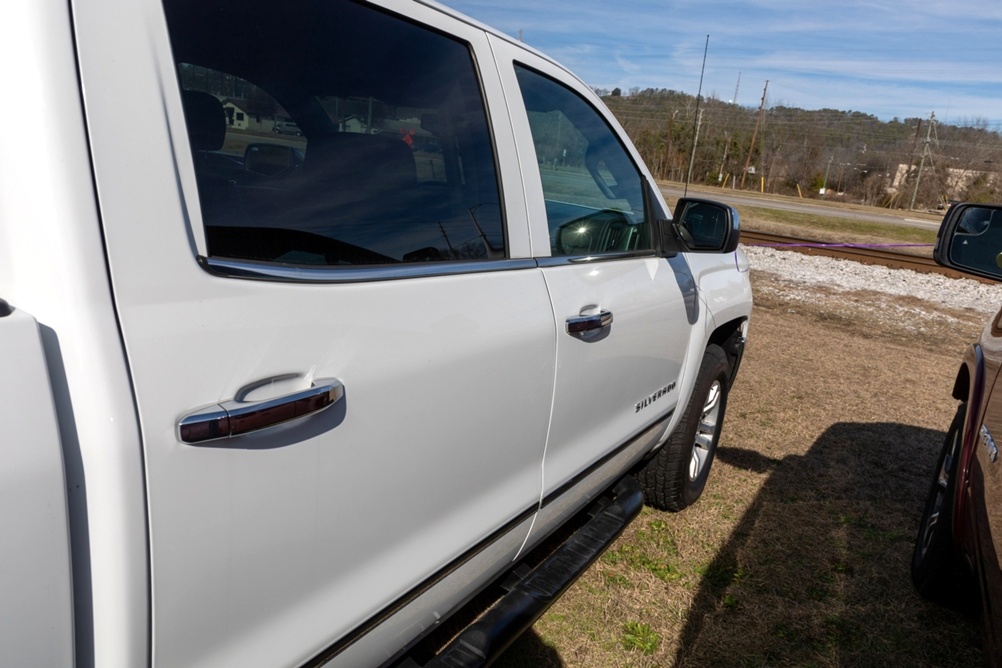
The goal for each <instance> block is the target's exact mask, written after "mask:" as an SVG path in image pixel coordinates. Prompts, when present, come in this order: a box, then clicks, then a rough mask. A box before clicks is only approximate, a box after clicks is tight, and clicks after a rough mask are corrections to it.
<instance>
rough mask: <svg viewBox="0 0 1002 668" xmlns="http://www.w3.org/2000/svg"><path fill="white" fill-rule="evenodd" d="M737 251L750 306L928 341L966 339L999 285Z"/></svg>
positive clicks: (994, 304)
mask: <svg viewBox="0 0 1002 668" xmlns="http://www.w3.org/2000/svg"><path fill="white" fill-rule="evenodd" d="M743 250H744V252H745V254H746V255H747V256H748V259H749V261H750V263H751V268H752V288H753V290H754V292H755V302H756V304H759V305H762V306H767V307H768V306H773V307H782V308H785V309H787V310H790V311H791V312H803V313H805V314H806V313H813V314H815V315H816V316H819V317H822V318H823V319H825V320H828V321H832V322H835V323H842V324H843V325H845V326H846V327H849V328H852V329H858V328H859V327H860V326H865V327H866V328H867V330H869V331H870V332H871V333H872V334H873V335H881V334H884V335H890V336H892V337H899V336H900V335H902V334H908V335H916V336H919V337H920V340H922V341H924V342H925V344H927V345H931V346H935V345H940V344H942V343H945V342H947V341H948V340H957V338H958V337H960V340H972V339H973V338H976V336H977V334H978V333H979V332H980V331H981V329H982V328H983V327H984V325H985V322H986V320H987V319H988V318H989V317H990V316H991V315H993V314H995V313H996V312H997V311H998V309H999V307H1000V306H1002V285H988V284H985V283H981V282H979V281H974V280H967V279H954V278H947V277H945V276H941V275H939V274H925V273H920V272H916V271H912V270H910V269H889V268H887V267H881V266H876V265H867V264H861V263H859V262H853V261H851V260H837V259H834V258H827V257H820V256H813V255H806V254H804V253H797V252H795V251H783V250H776V249H774V248H763V247H755V246H747V247H743Z"/></svg>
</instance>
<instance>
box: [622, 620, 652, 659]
mask: <svg viewBox="0 0 1002 668" xmlns="http://www.w3.org/2000/svg"><path fill="white" fill-rule="evenodd" d="M622 644H623V648H624V649H626V650H630V651H639V652H643V653H644V654H654V652H656V651H658V647H660V646H661V635H660V634H659V633H658V632H657V631H655V630H654V629H652V628H651V627H650V626H649V625H647V624H642V623H640V622H626V623H625V624H623V637H622Z"/></svg>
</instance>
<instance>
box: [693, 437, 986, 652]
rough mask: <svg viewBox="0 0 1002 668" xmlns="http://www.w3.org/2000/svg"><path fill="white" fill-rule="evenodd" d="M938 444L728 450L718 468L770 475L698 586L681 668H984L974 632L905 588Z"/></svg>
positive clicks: (855, 442) (876, 442) (830, 442)
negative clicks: (777, 454) (772, 452)
mask: <svg viewBox="0 0 1002 668" xmlns="http://www.w3.org/2000/svg"><path fill="white" fill-rule="evenodd" d="M942 438H943V433H942V432H938V431H932V430H928V429H921V428H917V427H911V426H907V425H901V424H890V423H873V424H853V423H839V424H835V425H833V426H832V427H831V428H829V429H828V430H827V431H825V432H824V434H822V435H821V437H820V438H819V439H818V440H817V441H816V442H815V443H814V445H813V446H812V447H811V449H810V450H809V451H808V452H807V454H806V455H802V456H800V455H796V456H794V455H791V456H787V457H785V458H783V459H771V458H769V457H765V456H762V455H761V454H758V453H756V452H753V451H750V450H743V449H740V448H729V447H721V448H720V449H719V450H718V452H717V459H718V465H719V464H724V465H730V466H734V467H737V468H741V469H745V470H749V471H756V472H770V474H771V475H770V477H769V479H768V480H767V482H766V483H765V485H764V487H763V488H762V491H761V492H760V493H759V494H758V496H757V497H756V499H755V501H754V502H753V503H752V505H751V506H750V507H749V508H748V510H747V512H746V513H745V514H744V516H743V517H742V518H741V520H740V522H739V524H738V526H737V528H736V529H735V531H734V532H733V533H732V535H731V537H730V538H729V540H728V542H727V543H726V544H725V545H724V546H723V547H722V548H721V549H720V551H719V552H718V553H717V555H716V557H715V558H714V560H713V561H712V563H711V564H710V565H709V566H708V567H707V569H706V572H705V573H704V575H703V578H702V580H701V582H700V584H699V587H698V589H697V591H696V593H695V597H694V599H693V603H692V605H691V606H690V609H689V613H688V616H687V621H686V625H685V627H684V630H683V632H682V636H681V639H680V645H679V650H678V652H677V654H676V656H675V666H676V668H683V667H686V668H689V667H693V666H764V665H768V666H776V665H844V666H898V665H909V666H922V665H924V666H976V665H982V664H983V663H984V659H983V657H982V655H981V651H980V639H979V637H978V630H977V628H978V627H977V622H976V621H975V620H970V619H967V618H964V617H962V616H960V615H958V614H957V613H954V612H952V611H950V610H946V609H942V608H938V607H936V606H934V605H932V604H929V603H926V602H925V601H923V600H922V599H921V598H919V597H918V595H917V594H915V593H914V591H913V589H912V587H911V581H910V578H909V564H910V559H911V551H912V544H913V540H914V536H915V532H916V531H917V527H918V520H919V513H920V511H921V507H922V502H923V499H924V496H925V493H926V490H927V488H928V484H929V481H930V480H931V476H932V470H933V468H934V465H935V461H936V455H937V453H938V450H939V446H940V444H941V443H942Z"/></svg>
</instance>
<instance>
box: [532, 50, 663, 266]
mask: <svg viewBox="0 0 1002 668" xmlns="http://www.w3.org/2000/svg"><path fill="white" fill-rule="evenodd" d="M515 69H516V74H517V76H518V83H519V87H520V89H521V92H522V99H523V100H524V102H525V107H526V111H527V113H528V116H529V126H530V129H531V131H532V139H533V144H534V146H535V149H536V161H537V162H538V163H539V172H540V178H541V180H542V185H543V195H544V197H545V198H546V215H547V223H548V225H549V229H550V251H551V253H552V254H553V255H590V254H594V253H610V252H633V251H645V250H651V249H652V248H653V246H652V244H651V235H650V225H649V223H648V220H647V216H646V214H645V210H644V196H643V179H642V177H641V175H640V173H639V172H638V171H637V168H636V166H635V165H634V164H633V161H632V160H631V159H630V157H629V154H628V153H627V152H626V149H625V148H624V147H623V145H622V144H621V143H620V141H619V139H618V137H617V136H616V133H615V132H613V130H612V129H611V128H610V127H609V125H608V124H607V123H606V122H605V120H604V119H603V118H602V116H601V115H599V113H598V112H597V111H595V109H594V108H592V107H591V105H589V104H588V103H587V102H585V101H584V99H582V98H581V97H579V96H578V95H577V94H576V93H574V92H573V91H571V90H570V89H568V88H566V87H564V86H563V85H561V84H559V83H557V82H555V81H553V80H552V79H549V78H547V77H545V76H543V75H541V74H539V73H537V72H534V71H532V70H529V69H526V68H524V67H519V66H516V68H515Z"/></svg>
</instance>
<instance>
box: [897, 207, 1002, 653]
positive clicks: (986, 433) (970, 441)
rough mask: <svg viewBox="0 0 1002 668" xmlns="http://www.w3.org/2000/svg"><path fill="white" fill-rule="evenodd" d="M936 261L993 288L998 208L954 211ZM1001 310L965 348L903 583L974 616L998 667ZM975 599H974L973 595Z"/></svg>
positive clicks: (1001, 245) (1001, 267) (999, 258)
mask: <svg viewBox="0 0 1002 668" xmlns="http://www.w3.org/2000/svg"><path fill="white" fill-rule="evenodd" d="M935 257H936V261H937V262H939V263H940V264H942V265H944V266H947V267H951V268H953V269H957V270H960V271H963V272H965V273H968V274H971V275H973V276H978V277H982V278H988V279H991V280H994V281H999V282H1002V206H989V205H981V204H957V205H955V206H953V207H951V209H950V210H949V211H948V212H947V214H946V216H945V217H944V219H943V223H942V225H941V226H940V230H939V235H938V237H937V240H936V251H935ZM1000 368H1002V311H1000V312H999V313H998V314H996V315H995V316H994V317H993V318H992V319H991V321H990V322H989V323H988V324H987V326H986V327H985V329H984V331H983V333H982V334H981V338H980V339H979V340H978V342H976V343H973V344H971V345H970V346H968V348H967V350H966V351H965V353H964V357H963V360H962V361H961V365H960V369H959V371H958V372H957V378H956V381H955V383H954V387H953V397H954V398H955V399H957V400H959V401H960V402H961V403H960V405H959V406H958V408H957V414H956V417H955V418H954V420H953V423H952V424H951V425H950V429H949V431H948V432H947V436H946V439H945V442H944V444H943V449H942V451H941V452H940V456H939V460H938V463H937V466H936V471H935V474H934V476H933V480H932V484H931V485H930V489H929V494H928V497H927V499H926V504H925V508H924V511H923V514H922V521H921V523H920V527H919V533H918V537H917V540H916V543H915V551H914V554H913V557H912V567H911V569H912V581H913V582H914V584H915V586H916V588H917V589H918V591H919V592H920V593H921V594H923V595H924V596H926V597H928V598H930V599H933V600H936V601H939V602H941V603H946V604H950V605H953V606H955V607H960V608H966V609H968V610H976V609H977V606H978V599H979V598H980V605H981V610H982V613H983V618H984V625H985V642H986V650H987V654H988V657H989V660H990V662H991V663H992V665H1000V664H1002V658H1000V657H1002V610H1000V609H999V608H1000V606H1002V568H1000V563H999V554H1000V553H1002V462H1000V461H999V459H1000V457H999V449H998V446H997V445H996V442H995V437H996V436H998V437H1000V438H1002V383H1000V382H999V381H1000V379H999V370H1000ZM979 592H980V596H979Z"/></svg>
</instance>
